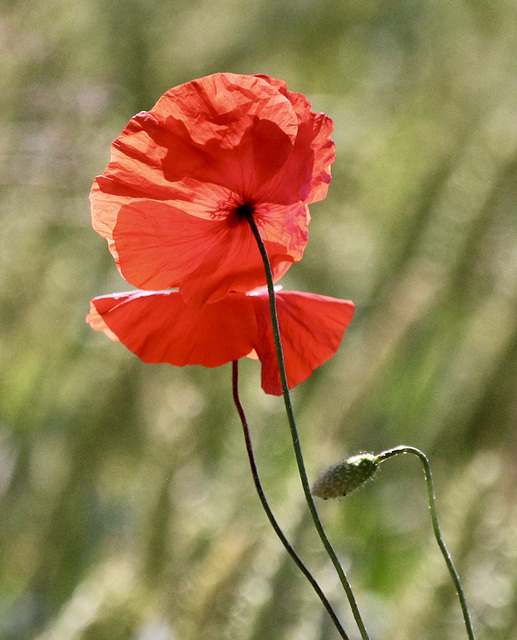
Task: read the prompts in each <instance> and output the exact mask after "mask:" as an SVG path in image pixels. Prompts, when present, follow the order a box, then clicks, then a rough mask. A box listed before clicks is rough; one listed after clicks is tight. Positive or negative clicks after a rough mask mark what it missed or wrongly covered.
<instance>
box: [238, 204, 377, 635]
mask: <svg viewBox="0 0 517 640" xmlns="http://www.w3.org/2000/svg"><path fill="white" fill-rule="evenodd" d="M246 219H247V221H248V223H249V225H250V227H251V230H252V232H253V235H254V237H255V240H256V242H257V245H258V248H259V251H260V254H261V256H262V261H263V263H264V269H265V271H266V280H267V288H268V292H269V307H270V312H271V323H272V329H273V336H274V340H275V348H276V355H277V359H278V368H279V371H280V381H281V384H282V395H283V398H284V405H285V410H286V413H287V419H288V422H289V429H290V431H291V439H292V442H293V447H294V452H295V457H296V463H297V465H298V472H299V475H300V480H301V483H302V487H303V492H304V494H305V500H306V502H307V505H308V507H309V511H310V514H311V517H312V521H313V523H314V526H315V528H316V531H317V532H318V535H319V537H320V539H321V541H322V543H323V546H324V548H325V550H326V552H327V554H328V556H329V558H330V559H331V561H332V564H333V565H334V567H335V569H336V572H337V574H338V576H339V579H340V581H341V584H342V585H343V589H344V590H345V593H346V596H347V598H348V602H349V604H350V607H351V609H352V614H353V616H354V619H355V621H356V624H357V626H358V628H359V631H360V633H361V638H362V640H370V638H369V636H368V633H367V631H366V627H365V626H364V623H363V620H362V618H361V614H360V613H359V608H358V606H357V602H356V600H355V596H354V594H353V591H352V587H351V586H350V583H349V582H348V579H347V577H346V575H345V572H344V570H343V567H342V566H341V564H340V562H339V559H338V557H337V555H336V552H335V551H334V549H333V547H332V545H331V543H330V541H329V539H328V537H327V534H326V533H325V530H324V529H323V525H322V524H321V521H320V519H319V516H318V512H317V511H316V505H315V504H314V500H313V498H312V495H311V490H310V486H309V480H308V478H307V472H306V470H305V464H304V461H303V455H302V450H301V446H300V439H299V436H298V429H297V427H296V421H295V418H294V412H293V406H292V403H291V395H290V393H289V386H288V384H287V374H286V370H285V361H284V353H283V349H282V342H281V339H280V327H279V324H278V315H277V311H276V298H275V289H274V285H273V275H272V272H271V265H270V263H269V257H268V255H267V251H266V247H265V245H264V242H263V240H262V238H261V236H260V232H259V230H258V228H257V225H256V223H255V220H254V219H253V216H252V215H248V216H247V218H246Z"/></svg>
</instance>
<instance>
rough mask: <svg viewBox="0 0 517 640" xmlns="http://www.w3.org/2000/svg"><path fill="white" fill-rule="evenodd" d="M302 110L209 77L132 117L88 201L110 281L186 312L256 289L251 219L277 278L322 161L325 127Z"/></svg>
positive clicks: (295, 252) (247, 82) (259, 90)
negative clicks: (119, 279)
mask: <svg viewBox="0 0 517 640" xmlns="http://www.w3.org/2000/svg"><path fill="white" fill-rule="evenodd" d="M310 109H311V105H310V103H309V101H308V100H307V99H306V98H305V97H304V96H302V95H301V94H298V93H291V92H290V91H288V90H287V88H286V85H285V83H284V82H281V81H280V80H274V79H272V78H270V77H268V76H244V75H235V74H232V73H217V74H214V75H211V76H208V77H205V78H201V79H199V80H194V81H192V82H188V83H187V84H183V85H181V86H179V87H175V88H174V89H171V90H170V91H168V92H167V93H165V95H163V96H162V97H161V98H160V99H159V100H158V102H157V103H156V105H155V106H154V107H153V108H152V109H151V110H150V111H149V112H145V111H144V112H142V113H139V114H137V115H136V116H135V117H134V118H132V119H131V121H130V122H129V124H128V125H127V127H126V128H125V129H124V131H123V132H122V133H121V134H120V136H119V137H118V138H117V139H116V140H115V142H114V143H113V145H112V151H111V160H110V162H109V164H108V167H107V169H106V171H105V172H104V174H103V175H102V176H98V177H97V178H96V180H95V182H94V184H93V187H92V190H91V194H90V199H91V204H92V221H93V226H94V228H95V229H96V230H97V231H98V233H100V234H101V235H102V236H104V237H105V238H106V239H107V240H108V244H109V247H110V250H111V253H112V254H113V256H114V258H115V261H116V263H117V266H118V268H119V270H120V272H121V274H122V276H123V277H124V278H125V279H126V280H127V281H128V282H129V283H130V284H132V285H134V286H135V287H138V288H141V289H148V290H153V289H168V288H170V287H177V288H179V290H180V292H181V294H182V295H183V297H184V298H185V300H186V301H187V303H188V304H190V305H192V306H195V307H200V306H201V305H202V304H204V303H205V302H215V301H217V300H219V299H221V298H223V297H224V296H225V295H226V294H227V293H228V292H229V291H241V292H245V291H249V290H250V289H253V288H254V287H257V286H260V285H263V284H265V282H266V280H265V275H264V267H263V264H262V260H261V257H260V254H259V251H258V249H257V246H256V242H255V240H254V238H253V235H252V232H251V229H250V227H249V224H248V223H247V220H246V218H247V217H249V216H253V219H254V220H255V222H256V224H257V226H258V229H259V231H260V234H261V237H262V239H263V240H264V243H265V245H266V249H267V251H268V255H269V259H270V261H271V266H272V269H273V274H274V279H275V281H276V280H278V279H279V278H280V277H281V276H282V275H283V274H284V273H285V272H286V271H287V269H288V268H289V266H290V265H291V264H292V263H293V262H296V261H298V260H300V259H301V257H302V254H303V251H304V249H305V246H306V244H307V236H308V224H309V220H310V215H309V210H308V206H307V205H308V204H310V203H311V202H316V201H318V200H321V199H323V198H324V197H325V195H326V193H327V189H328V184H329V182H330V166H331V164H332V162H333V161H334V155H335V154H334V144H333V142H332V140H331V138H330V134H331V132H332V128H333V125H332V121H331V120H330V118H328V117H327V116H326V115H325V114H323V113H318V114H315V113H312V112H311V110H310Z"/></svg>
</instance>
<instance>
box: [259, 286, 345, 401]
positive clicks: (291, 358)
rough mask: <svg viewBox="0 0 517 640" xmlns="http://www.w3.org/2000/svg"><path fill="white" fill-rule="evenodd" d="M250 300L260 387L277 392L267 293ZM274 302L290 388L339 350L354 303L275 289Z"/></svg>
mask: <svg viewBox="0 0 517 640" xmlns="http://www.w3.org/2000/svg"><path fill="white" fill-rule="evenodd" d="M250 299H252V300H253V302H254V307H255V314H256V317H257V326H258V331H259V340H258V342H257V344H256V345H255V350H256V352H257V355H258V357H259V359H260V362H261V363H262V388H263V389H264V391H265V392H266V393H269V394H271V395H281V394H282V386H281V382H280V373H279V369H278V362H277V356H276V350H275V343H274V339H273V331H272V328H271V321H270V316H269V313H270V312H269V300H268V296H267V294H259V295H254V296H252V297H251V296H250ZM276 302H277V313H278V322H279V326H280V335H281V340H282V347H283V351H284V359H285V366H286V373H287V383H288V386H289V388H292V387H294V386H296V385H297V384H299V383H300V382H303V381H304V380H306V379H307V378H308V377H309V376H310V375H311V373H312V372H313V371H314V369H315V368H316V367H319V366H320V365H322V364H323V363H324V362H326V361H327V360H329V359H330V358H331V357H332V356H333V355H334V354H335V353H336V351H337V350H338V349H339V345H340V344H341V340H342V339H343V335H344V333H345V330H346V328H347V327H348V325H349V324H350V321H351V320H352V316H353V314H354V304H353V302H351V301H349V300H339V299H337V298H330V297H328V296H319V295H315V294H312V293H300V292H294V291H280V292H278V293H277V294H276Z"/></svg>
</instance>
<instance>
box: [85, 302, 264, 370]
mask: <svg viewBox="0 0 517 640" xmlns="http://www.w3.org/2000/svg"><path fill="white" fill-rule="evenodd" d="M86 320H87V322H88V323H89V324H90V325H91V326H92V328H93V329H96V330H100V331H104V333H106V334H107V335H108V337H110V338H111V339H118V340H119V341H120V342H122V344H124V345H125V346H126V347H127V348H128V349H129V350H130V351H132V352H133V353H135V354H136V355H137V356H139V358H140V359H141V360H143V361H144V362H152V363H157V362H167V363H169V364H173V365H175V366H178V367H182V366H184V365H190V364H200V365H203V366H205V367H218V366H220V365H222V364H225V363H227V362H231V361H233V360H237V359H239V358H242V357H243V356H245V355H247V354H249V353H250V352H251V351H252V350H253V346H254V343H255V342H256V340H257V338H256V335H257V327H256V319H255V314H254V312H253V307H252V305H251V304H250V302H249V299H248V298H247V297H246V296H245V295H242V294H234V295H232V296H228V297H227V298H225V300H224V301H222V302H220V303H215V304H210V305H205V306H204V307H203V308H202V309H200V310H196V309H192V308H191V307H188V306H187V305H186V304H185V303H184V301H183V298H182V297H181V295H180V293H179V292H178V291H132V292H126V293H117V294H113V295H108V296H100V297H98V298H94V299H93V300H92V301H91V302H90V314H89V315H88V316H87V318H86Z"/></svg>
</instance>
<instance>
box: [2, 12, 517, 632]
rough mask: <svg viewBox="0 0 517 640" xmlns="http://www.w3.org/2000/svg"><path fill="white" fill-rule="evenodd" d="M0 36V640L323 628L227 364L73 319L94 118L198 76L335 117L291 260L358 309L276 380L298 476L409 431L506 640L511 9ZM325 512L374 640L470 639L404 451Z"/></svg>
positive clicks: (511, 503) (270, 406)
mask: <svg viewBox="0 0 517 640" xmlns="http://www.w3.org/2000/svg"><path fill="white" fill-rule="evenodd" d="M0 47H1V65H0V68H1V74H0V107H1V110H0V114H1V115H0V118H1V121H0V181H1V190H0V217H1V236H0V243H1V251H0V269H1V271H0V274H1V275H0V295H1V307H0V309H1V319H0V322H1V324H0V328H1V333H0V394H1V395H0V638H1V639H2V640H21V639H24V640H25V639H35V640H36V639H37V640H201V639H203V640H219V639H221V638H228V639H231V640H259V639H260V640H263V639H267V640H280V639H283V640H296V639H298V638H300V639H301V638H304V640H327V639H328V640H331V639H334V638H336V637H337V636H336V632H335V630H334V629H333V628H332V625H331V624H330V622H329V620H328V616H327V614H326V613H325V611H324V610H323V608H322V607H321V604H320V602H319V601H318V600H317V598H316V597H315V595H314V593H313V591H312V590H311V588H310V587H309V585H308V583H307V582H306V581H305V580H304V579H303V577H302V576H301V574H299V573H298V572H297V571H296V569H295V568H294V567H293V566H292V564H291V562H290V561H289V559H288V558H287V557H286V554H285V552H284V551H283V549H282V547H281V546H280V544H279V543H278V540H277V539H276V537H275V536H274V534H273V532H272V531H271V530H270V528H269V526H268V525H267V521H266V518H265V516H264V514H263V512H262V511H261V509H260V506H259V502H258V499H257V497H256V495H255V494H254V490H253V485H252V481H251V478H250V474H249V470H248V465H247V459H246V456H245V449H244V444H243V440H242V434H241V431H240V426H239V423H238V420H237V415H236V412H235V410H234V407H233V405H232V401H231V384H230V375H231V371H230V367H229V366H227V367H223V368H221V369H219V370H205V369H197V368H190V369H174V368H172V367H168V366H165V365H164V366H151V365H144V364H142V363H141V362H140V361H139V360H138V359H137V358H136V357H135V356H133V355H131V354H130V353H129V352H127V351H126V350H125V349H124V348H123V347H122V346H121V345H119V344H116V343H111V342H110V341H109V340H107V339H106V338H105V337H104V336H103V335H101V334H97V333H94V332H93V331H91V330H90V329H89V328H88V327H87V326H86V325H85V323H84V316H85V315H86V313H87V311H88V301H89V298H90V297H92V296H94V295H100V294H102V293H109V292H112V291H116V290H124V289H126V288H127V285H126V284H125V283H124V282H123V281H122V280H121V278H120V277H119V276H118V274H117V272H116V269H115V266H114V264H113V262H112V259H111V257H110V256H109V253H108V250H107V247H106V245H105V242H104V240H102V239H101V238H100V237H98V236H97V234H95V232H94V231H93V230H92V229H91V227H90V221H89V207H88V200H87V196H88V191H89V188H90V185H91V182H92V180H93V178H94V176H95V175H96V174H99V173H101V172H102V171H103V170H104V168H105V166H106V164H107V161H108V158H109V145H110V143H111V141H112V139H114V138H115V137H116V135H117V134H118V133H119V132H120V131H121V129H122V128H123V127H124V126H125V124H126V122H127V121H128V120H129V118H130V117H131V116H132V115H133V114H134V113H135V112H137V111H140V110H143V109H148V108H150V107H151V106H152V105H153V104H154V102H155V101H156V100H157V99H158V97H159V96H160V95H161V94H162V93H163V92H164V91H165V90H167V89H168V88H169V87H171V86H174V85H176V84H179V83H181V82H184V81H187V80H190V79H192V78H194V77H199V76H201V75H206V74H208V73H211V72H214V71H235V72H240V73H268V74H270V75H272V76H275V77H279V78H282V79H285V80H286V81H287V82H288V86H289V88H290V90H292V91H300V92H302V93H305V94H306V95H308V96H309V98H310V99H311V100H312V102H313V106H314V109H315V110H324V111H326V112H327V113H328V114H329V115H330V116H331V117H332V118H333V119H334V121H335V127H336V131H335V141H336V145H337V161H336V163H335V166H334V172H333V173H334V181H333V183H332V185H331V189H330V193H329V196H328V198H327V200H326V201H324V202H322V203H319V204H317V205H314V206H313V207H312V214H313V221H312V223H311V237H310V241H309V245H308V248H307V250H306V254H305V257H304V260H303V261H302V262H301V263H300V264H299V265H296V266H294V267H293V268H292V269H291V270H290V272H289V274H288V276H287V277H286V279H285V280H286V286H288V287H291V288H298V289H301V290H310V291H313V292H316V293H321V294H327V295H335V296H339V297H343V298H351V299H353V300H354V301H355V302H356V304H357V312H356V316H355V318H354V320H353V323H352V326H351V327H350V329H349V330H348V332H347V334H346V336H345V339H344V342H343V345H342V348H341V350H340V352H339V353H338V354H337V355H336V356H335V357H334V358H333V360H332V361H331V362H329V363H328V364H327V365H325V366H324V367H322V368H321V369H320V370H318V371H317V372H316V373H315V374H314V375H313V376H312V378H311V379H310V380H309V381H307V382H306V383H304V384H302V385H300V386H299V387H298V388H297V389H295V391H294V393H293V402H294V406H295V412H296V414H297V418H298V423H299V429H300V437H301V441H302V446H303V448H304V451H305V455H306V462H307V466H308V471H309V475H310V476H311V478H314V477H315V476H316V475H317V474H318V472H319V471H320V469H321V468H322V467H324V466H326V465H327V464H332V463H334V462H336V461H337V460H339V459H340V458H341V457H343V456H345V455H347V454H352V453H356V452H357V451H361V450H367V451H375V452H378V451H380V450H382V449H386V448H389V447H392V446H395V445H399V444H407V445H412V446H416V447H419V448H420V449H422V450H423V451H425V452H426V453H427V455H428V456H429V458H430V461H431V464H432V467H433V471H434V475H435V482H436V488H437V498H438V506H439V511H440V515H441V519H442V520H441V523H442V529H443V534H444V537H445V539H446V542H447V543H448V545H449V547H450V549H451V552H452V555H453V558H454V559H455V561H456V564H457V567H458V570H459V572H460V575H461V576H462V578H463V582H464V587H465V591H466V595H467V599H468V601H469V604H470V607H471V609H472V614H473V619H474V625H475V627H476V629H477V631H478V634H479V638H483V639H484V640H509V639H510V638H515V637H517V501H516V500H515V495H516V493H517V474H516V471H515V470H516V466H515V459H516V456H517V439H516V436H517V430H516V423H517V313H516V312H517V5H516V4H515V2H514V1H513V0H498V2H489V1H488V0H465V1H464V2H450V1H449V0H447V1H446V0H437V1H433V2H428V1H425V0H394V1H392V2H384V1H382V0H344V1H340V2H336V1H335V0H332V1H331V0H304V1H299V0H278V1H277V0H262V1H258V2H257V1H254V2H251V0H179V1H176V2H175V1H174V0H172V1H169V2H166V1H164V0H147V1H144V0H124V1H123V0H113V1H110V2H101V1H100V0H74V2H66V1H65V0H16V2H15V1H14V0H5V1H4V3H3V5H2V8H1V9H0ZM240 369H241V387H242V396H243V402H244V404H245V407H246V410H247V412H248V418H249V421H250V424H251V428H252V435H253V439H254V443H255V446H256V454H257V460H258V464H259V469H260V471H261V474H262V478H263V482H264V485H265V488H266V492H267V494H268V497H269V498H270V500H271V504H272V506H273V509H274V511H275V513H276V514H277V516H278V518H279V520H280V522H281V524H282V526H283V527H284V528H285V530H286V532H287V533H288V535H289V537H290V538H291V539H292V540H294V541H295V544H296V547H297V548H298V549H299V551H300V553H301V555H302V556H303V557H304V559H305V560H306V561H307V563H308V564H309V566H310V567H311V569H313V571H314V573H315V575H316V577H317V578H318V580H319V581H320V582H321V584H322V586H323V587H324V589H325V590H326V592H327V593H328V594H329V597H330V598H331V600H332V602H333V603H335V606H336V609H337V611H338V612H339V614H340V616H341V617H342V619H343V621H344V623H345V627H346V629H347V631H348V633H349V634H350V637H351V638H352V639H353V638H356V637H357V633H356V632H355V631H354V625H353V623H352V622H351V616H350V613H349V609H348V606H347V605H346V602H345V598H344V596H343V593H342V591H341V589H340V587H339V585H338V583H337V581H336V579H335V577H334V575H333V572H332V570H331V568H330V566H329V561H328V559H327V558H326V556H325V555H324V553H323V552H322V551H321V549H320V545H319V542H318V540H317V538H316V536H315V534H314V532H313V530H312V528H311V526H310V525H309V521H308V518H307V516H306V510H305V507H304V503H303V499H302V495H301V490H300V487H299V481H298V479H297V475H296V470H295V463H294V459H293V456H292V453H291V448H290V440H289V436H288V431H287V425H286V420H285V416H284V413H283V405H282V401H281V400H280V399H277V398H271V397H267V396H265V395H264V394H263V393H262V392H261V391H260V388H259V372H258V365H257V364H256V363H254V362H251V361H250V362H242V363H241V367H240ZM319 510H320V514H321V517H322V519H323V521H324V523H325V524H326V526H327V527H328V532H329V535H330V537H331V539H332V541H333V544H334V546H335V548H336V550H337V551H338V553H339V555H340V556H341V558H342V559H343V562H344V564H345V566H346V567H347V569H348V575H349V578H350V580H351V582H352V585H353V587H354V589H355V591H356V596H357V598H358V602H359V607H360V609H361V611H362V613H363V616H364V618H365V620H366V624H367V626H368V627H369V629H370V632H371V636H372V640H380V639H381V638H382V639H384V638H390V640H414V639H415V638H418V639H419V640H420V639H424V638H428V639H435V640H448V639H450V640H453V639H454V640H457V639H458V638H461V637H464V629H463V627H462V620H461V616H460V611H459V607H458V603H457V600H456V597H455V594H454V590H453V587H452V586H451V583H450V580H449V578H448V574H447V573H446V569H445V566H444V563H443V560H442V558H441V556H440V555H439V553H438V550H437V548H436V546H435V544H434V541H433V538H432V531H431V526H430V521H429V516H428V510H427V506H426V495H425V485H424V481H423V476H422V473H421V469H420V468H419V466H418V463H417V462H416V461H414V460H411V459H409V458H408V457H405V458H401V459H395V460H390V461H389V462H387V463H386V464H385V465H383V468H382V470H381V473H380V474H379V477H378V479H377V481H376V482H375V483H371V484H368V485H367V486H366V487H365V488H364V489H363V490H361V491H359V492H354V494H353V495H351V496H349V497H347V498H346V500H343V501H338V502H335V503H332V504H330V503H319Z"/></svg>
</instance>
